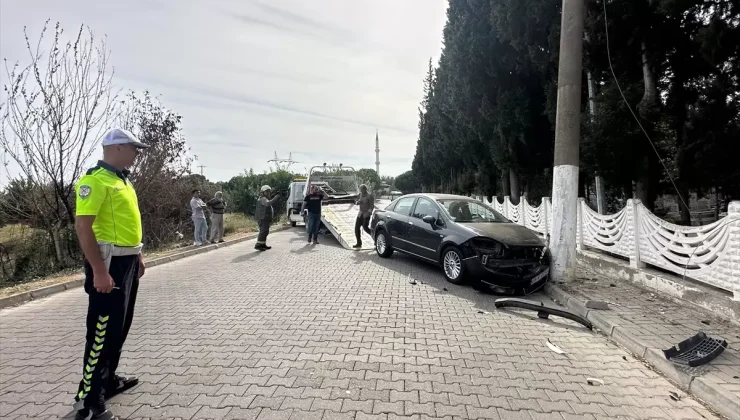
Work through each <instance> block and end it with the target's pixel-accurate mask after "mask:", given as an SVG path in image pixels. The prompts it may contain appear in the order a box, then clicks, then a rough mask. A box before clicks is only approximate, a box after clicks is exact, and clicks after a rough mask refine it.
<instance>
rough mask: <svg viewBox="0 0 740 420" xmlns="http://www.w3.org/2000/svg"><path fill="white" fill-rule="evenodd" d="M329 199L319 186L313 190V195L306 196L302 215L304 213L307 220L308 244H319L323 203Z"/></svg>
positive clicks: (315, 186)
mask: <svg viewBox="0 0 740 420" xmlns="http://www.w3.org/2000/svg"><path fill="white" fill-rule="evenodd" d="M327 198H329V197H328V196H327V195H326V193H325V192H324V190H322V189H321V188H320V187H318V186H317V185H314V186H313V187H312V188H311V193H310V194H308V195H306V197H305V198H304V199H303V205H302V206H301V213H304V212H305V213H304V215H305V216H306V219H307V224H308V226H307V228H308V229H307V230H308V243H311V241H313V243H314V244H318V243H319V227H320V226H321V202H322V201H323V200H326V199H327Z"/></svg>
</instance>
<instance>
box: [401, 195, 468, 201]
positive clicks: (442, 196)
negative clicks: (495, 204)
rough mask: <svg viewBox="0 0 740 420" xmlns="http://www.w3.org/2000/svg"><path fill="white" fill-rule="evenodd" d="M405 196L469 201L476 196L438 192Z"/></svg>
mask: <svg viewBox="0 0 740 420" xmlns="http://www.w3.org/2000/svg"><path fill="white" fill-rule="evenodd" d="M403 197H427V198H431V199H433V200H469V201H474V200H475V198H473V197H467V196H464V195H455V194H436V193H415V194H406V195H404V196H403Z"/></svg>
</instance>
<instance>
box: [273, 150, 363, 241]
mask: <svg viewBox="0 0 740 420" xmlns="http://www.w3.org/2000/svg"><path fill="white" fill-rule="evenodd" d="M309 184H310V185H312V186H313V185H315V186H318V187H319V188H321V189H322V190H323V191H324V192H325V193H326V195H327V196H328V197H329V198H328V199H326V200H324V202H323V205H322V207H321V227H320V229H321V228H324V229H326V230H328V231H329V232H330V233H331V234H332V235H333V236H334V238H336V240H337V241H338V242H339V243H340V244H341V245H342V246H343V247H344V248H347V249H353V248H352V246H353V245H354V244H355V241H356V239H355V220H356V219H357V213H358V212H359V207H358V206H357V205H356V204H355V203H356V202H357V199H358V197H359V196H360V186H359V183H358V182H357V172H356V171H355V169H354V168H353V167H351V166H343V165H341V164H340V165H326V164H324V165H322V166H314V167H313V168H311V171H310V172H309V174H308V178H296V179H294V180H293V182H292V183H291V184H290V186H289V188H288V203H287V213H288V214H287V215H288V219H289V220H290V224H291V226H297V225H298V223H303V224H306V221H305V218H304V216H303V215H302V214H301V206H302V204H303V199H304V197H305V196H306V192H307V190H308V189H307V185H309ZM322 230H323V229H322ZM361 235H362V248H361V249H373V244H374V241H373V238H372V237H370V235H368V234H367V233H365V231H361Z"/></svg>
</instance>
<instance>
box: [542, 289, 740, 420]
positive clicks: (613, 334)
mask: <svg viewBox="0 0 740 420" xmlns="http://www.w3.org/2000/svg"><path fill="white" fill-rule="evenodd" d="M544 290H545V293H546V294H547V295H549V296H550V297H551V298H553V299H554V300H555V301H556V302H558V303H559V304H561V305H563V306H565V307H566V308H568V309H570V310H571V311H573V312H576V313H578V314H580V315H582V316H584V317H585V318H586V319H588V320H589V321H591V323H592V324H593V325H594V326H595V327H597V328H598V329H599V331H601V333H602V334H603V335H605V336H607V337H610V338H611V339H612V340H614V341H615V342H616V343H617V344H619V345H620V346H622V347H624V348H626V349H627V350H628V351H630V352H631V353H632V354H634V355H636V356H637V357H638V358H640V359H641V360H642V361H644V362H645V363H647V364H649V365H650V366H652V368H653V369H655V370H656V371H658V372H660V373H662V374H663V375H664V376H666V377H667V378H668V379H669V380H671V381H672V382H674V383H675V384H677V385H678V386H679V387H680V388H681V389H683V390H684V391H685V392H687V393H690V394H693V395H694V396H695V397H696V398H698V399H700V400H702V401H704V402H705V403H706V404H707V405H709V406H710V407H711V408H712V409H713V410H715V411H717V412H718V413H720V414H722V415H723V416H725V417H727V418H730V419H732V418H737V417H735V416H737V413H740V401H738V400H737V398H736V397H735V396H734V395H732V394H731V393H729V392H727V391H725V390H724V389H723V388H721V387H719V386H717V385H716V384H713V383H711V382H709V381H707V380H706V379H704V378H703V377H700V376H692V375H688V374H687V373H685V372H683V371H681V370H679V369H676V367H675V366H674V365H673V363H672V362H670V361H669V360H667V359H666V358H665V356H664V355H663V350H662V349H656V348H653V347H650V346H649V345H648V344H646V343H644V342H642V340H640V339H639V338H636V337H633V336H632V335H631V334H630V333H629V331H628V330H627V329H626V328H624V327H620V326H619V324H618V323H615V321H613V320H612V319H609V318H607V317H604V316H603V315H601V314H599V311H598V310H592V309H588V308H586V305H585V303H584V302H583V301H582V300H581V299H578V298H576V297H574V296H572V295H570V294H569V293H567V292H565V291H564V290H563V289H561V288H559V287H558V286H556V285H554V284H552V283H547V284H545V288H544Z"/></svg>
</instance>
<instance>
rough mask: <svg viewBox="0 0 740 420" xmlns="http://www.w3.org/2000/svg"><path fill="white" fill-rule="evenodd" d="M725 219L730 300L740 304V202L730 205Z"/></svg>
mask: <svg viewBox="0 0 740 420" xmlns="http://www.w3.org/2000/svg"><path fill="white" fill-rule="evenodd" d="M726 217H727V218H728V219H727V220H730V222H728V223H729V225H728V226H727V227H728V229H729V231H730V239H729V241H728V244H727V252H729V253H730V271H731V273H730V274H731V278H732V281H733V284H732V294H733V298H732V300H735V301H739V302H740V201H733V202H731V203H730V205H729V206H728V207H727V216H726Z"/></svg>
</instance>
